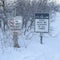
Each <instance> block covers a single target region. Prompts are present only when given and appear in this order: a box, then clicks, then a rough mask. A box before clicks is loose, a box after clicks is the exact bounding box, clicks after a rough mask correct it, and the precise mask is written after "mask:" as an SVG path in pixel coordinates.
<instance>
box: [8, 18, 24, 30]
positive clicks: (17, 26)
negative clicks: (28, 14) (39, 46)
mask: <svg viewBox="0 0 60 60" xmlns="http://www.w3.org/2000/svg"><path fill="white" fill-rule="evenodd" d="M22 22H23V21H22V17H18V18H16V17H15V18H13V19H11V20H8V26H9V28H10V29H11V30H21V28H22Z"/></svg>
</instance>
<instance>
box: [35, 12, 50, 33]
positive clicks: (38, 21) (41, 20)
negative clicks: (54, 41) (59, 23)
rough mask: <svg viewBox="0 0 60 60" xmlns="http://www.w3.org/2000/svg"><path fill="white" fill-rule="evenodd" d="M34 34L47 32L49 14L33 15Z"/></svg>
mask: <svg viewBox="0 0 60 60" xmlns="http://www.w3.org/2000/svg"><path fill="white" fill-rule="evenodd" d="M35 32H38V33H39V32H40V33H48V32H49V14H44V13H41V14H35Z"/></svg>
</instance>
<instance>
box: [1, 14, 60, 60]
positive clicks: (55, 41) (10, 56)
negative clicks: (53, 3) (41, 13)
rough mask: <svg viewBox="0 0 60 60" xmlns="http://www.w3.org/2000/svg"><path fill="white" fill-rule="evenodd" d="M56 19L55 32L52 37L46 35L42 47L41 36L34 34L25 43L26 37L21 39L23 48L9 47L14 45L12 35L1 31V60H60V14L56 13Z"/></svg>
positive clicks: (54, 23) (53, 23) (52, 24)
mask: <svg viewBox="0 0 60 60" xmlns="http://www.w3.org/2000/svg"><path fill="white" fill-rule="evenodd" d="M54 19H55V21H54V22H52V23H51V26H52V27H53V29H54V31H52V34H51V35H49V34H47V35H44V37H43V44H42V45H41V44H40V39H39V38H40V37H39V34H38V33H34V36H33V37H32V38H31V39H30V40H28V39H27V40H26V41H25V40H24V36H21V37H19V44H20V45H21V48H13V47H8V46H10V44H12V43H11V39H12V36H11V33H10V32H9V31H8V32H6V34H5V35H4V32H2V30H1V29H0V60H60V26H59V24H60V13H56V16H55V17H54ZM9 36H10V38H8V37H9ZM3 38H4V39H3ZM2 40H4V41H5V42H6V41H8V42H10V43H8V42H6V43H5V42H3V41H2ZM3 43H5V44H3ZM4 45H5V47H3V46H4ZM25 46H27V47H26V48H25Z"/></svg>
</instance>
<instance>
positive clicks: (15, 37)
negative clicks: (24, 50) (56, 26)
mask: <svg viewBox="0 0 60 60" xmlns="http://www.w3.org/2000/svg"><path fill="white" fill-rule="evenodd" d="M13 43H14V47H16V48H19V47H20V46H19V44H18V32H13Z"/></svg>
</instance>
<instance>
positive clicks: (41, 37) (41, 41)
mask: <svg viewBox="0 0 60 60" xmlns="http://www.w3.org/2000/svg"><path fill="white" fill-rule="evenodd" d="M42 39H43V36H42V33H40V43H41V44H43V40H42Z"/></svg>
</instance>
